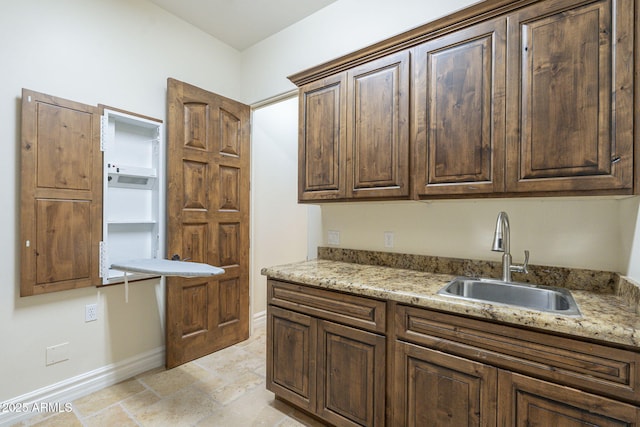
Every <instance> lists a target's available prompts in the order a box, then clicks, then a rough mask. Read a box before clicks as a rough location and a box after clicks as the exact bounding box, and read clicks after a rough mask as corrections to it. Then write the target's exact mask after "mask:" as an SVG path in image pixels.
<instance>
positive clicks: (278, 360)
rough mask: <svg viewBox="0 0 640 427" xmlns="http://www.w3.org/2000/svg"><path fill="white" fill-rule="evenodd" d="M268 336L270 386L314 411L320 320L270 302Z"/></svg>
mask: <svg viewBox="0 0 640 427" xmlns="http://www.w3.org/2000/svg"><path fill="white" fill-rule="evenodd" d="M267 337H268V338H269V339H268V340H267V389H268V390H270V391H272V392H274V393H275V394H277V395H278V396H280V397H282V398H284V399H286V400H288V401H289V402H291V403H293V404H295V405H297V406H299V407H301V408H303V409H305V410H307V411H309V412H315V410H316V402H317V399H316V391H317V389H316V346H317V321H316V320H315V319H313V318H312V317H310V316H307V315H304V314H300V313H296V312H293V311H289V310H284V309H282V308H279V307H275V306H272V305H269V306H268V307H267Z"/></svg>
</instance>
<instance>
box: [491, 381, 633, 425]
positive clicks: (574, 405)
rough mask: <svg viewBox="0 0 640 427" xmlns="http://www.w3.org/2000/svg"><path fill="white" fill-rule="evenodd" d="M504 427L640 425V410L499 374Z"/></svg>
mask: <svg viewBox="0 0 640 427" xmlns="http://www.w3.org/2000/svg"><path fill="white" fill-rule="evenodd" d="M498 389H499V393H498V394H499V396H500V404H499V405H498V414H499V419H500V425H501V426H514V427H546V426H558V427H563V426H567V427H574V426H575V427H580V426H584V427H592V426H601V427H614V426H616V427H621V426H638V425H640V408H638V407H637V406H634V405H629V404H626V403H622V402H618V401H616V400H612V399H607V398H604V397H601V396H596V395H594V394H590V393H584V392H582V391H580V390H576V389H573V388H570V387H564V386H560V385H557V384H552V383H549V382H547V381H542V380H538V379H534V378H529V377H526V376H524V375H519V374H515V373H512V372H507V371H502V370H501V371H499V373H498Z"/></svg>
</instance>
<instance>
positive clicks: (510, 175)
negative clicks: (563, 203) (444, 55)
mask: <svg viewBox="0 0 640 427" xmlns="http://www.w3.org/2000/svg"><path fill="white" fill-rule="evenodd" d="M633 11H634V3H633V0H598V1H594V2H588V3H585V2H582V1H580V2H576V1H575V0H560V1H558V0H553V1H551V0H549V1H544V2H540V3H537V4H535V5H533V6H530V7H528V8H524V9H522V10H520V11H518V12H516V13H514V14H512V15H510V16H509V17H508V22H509V24H508V30H507V31H508V36H507V37H508V39H509V43H508V45H509V51H508V53H507V56H508V58H507V61H508V65H507V75H508V80H507V112H508V113H507V123H508V137H507V138H508V145H507V153H508V154H507V167H508V169H507V190H508V191H572V190H607V189H631V187H632V183H633V111H634V109H633V67H632V65H631V64H632V63H633V39H634V37H633V22H634V20H633V19H634V18H633V15H634V12H633Z"/></svg>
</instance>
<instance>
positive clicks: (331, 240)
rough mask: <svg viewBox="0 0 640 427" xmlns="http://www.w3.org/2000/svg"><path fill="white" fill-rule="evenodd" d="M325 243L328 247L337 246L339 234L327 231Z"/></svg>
mask: <svg viewBox="0 0 640 427" xmlns="http://www.w3.org/2000/svg"><path fill="white" fill-rule="evenodd" d="M327 243H328V244H329V245H335V246H337V245H339V244H340V232H339V231H335V230H329V231H327Z"/></svg>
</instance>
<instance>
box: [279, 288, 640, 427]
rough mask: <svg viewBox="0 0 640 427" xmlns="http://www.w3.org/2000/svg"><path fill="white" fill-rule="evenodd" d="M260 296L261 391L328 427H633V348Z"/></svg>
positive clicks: (364, 304)
mask: <svg viewBox="0 0 640 427" xmlns="http://www.w3.org/2000/svg"><path fill="white" fill-rule="evenodd" d="M267 298H268V306H267V389H269V390H271V391H272V392H274V393H275V394H276V396H278V397H279V398H281V399H283V400H285V401H287V402H289V403H291V404H293V405H295V406H297V407H299V408H301V409H303V410H305V411H307V412H309V413H311V414H313V415H315V416H317V417H318V418H320V419H322V420H324V421H325V422H327V423H328V424H330V425H334V426H349V427H351V426H376V427H380V426H384V425H385V423H387V425H390V426H397V427H430V426H433V427H475V426H477V427H489V426H491V427H495V426H500V427H535V426H537V427H587V426H589V427H595V426H600V427H610V426H626V427H640V351H638V350H637V349H634V348H621V347H616V346H612V345H608V344H607V343H602V342H600V343H596V342H591V341H587V340H583V339H578V338H574V337H569V336H560V335H554V334H550V333H545V332H543V331H535V330H530V329H526V328H520V327H517V326H514V325H507V324H503V323H497V322H489V321H484V320H480V319H474V318H469V317H465V316H459V315H453V314H449V313H444V312H438V311H433V310H429V309H425V308H419V307H413V306H409V305H404V304H399V303H395V302H393V301H383V300H378V299H374V298H367V297H361V296H358V295H353V294H347V293H343V292H338V291H330V290H325V289H320V288H317V287H312V286H305V285H300V284H296V283H287V282H281V281H276V280H272V279H270V280H268V290H267ZM387 375H388V376H387Z"/></svg>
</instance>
